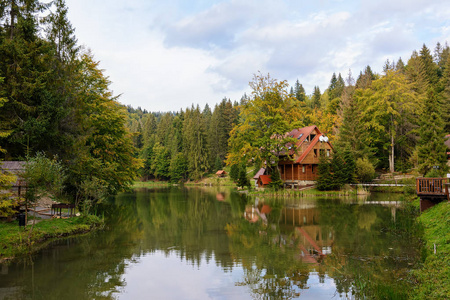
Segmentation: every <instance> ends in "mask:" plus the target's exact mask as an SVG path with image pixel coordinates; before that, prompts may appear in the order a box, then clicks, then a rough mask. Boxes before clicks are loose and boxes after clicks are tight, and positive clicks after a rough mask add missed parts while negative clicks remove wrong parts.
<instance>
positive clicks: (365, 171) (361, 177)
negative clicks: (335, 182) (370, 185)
mask: <svg viewBox="0 0 450 300" xmlns="http://www.w3.org/2000/svg"><path fill="white" fill-rule="evenodd" d="M356 178H357V179H358V181H359V182H369V181H371V180H372V179H373V178H375V167H374V166H373V164H372V163H371V162H370V160H369V159H368V158H367V157H364V158H358V159H357V160H356Z"/></svg>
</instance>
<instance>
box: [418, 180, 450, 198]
mask: <svg viewBox="0 0 450 300" xmlns="http://www.w3.org/2000/svg"><path fill="white" fill-rule="evenodd" d="M447 182H448V178H417V179H416V189H417V195H448V188H447V185H446V183H447Z"/></svg>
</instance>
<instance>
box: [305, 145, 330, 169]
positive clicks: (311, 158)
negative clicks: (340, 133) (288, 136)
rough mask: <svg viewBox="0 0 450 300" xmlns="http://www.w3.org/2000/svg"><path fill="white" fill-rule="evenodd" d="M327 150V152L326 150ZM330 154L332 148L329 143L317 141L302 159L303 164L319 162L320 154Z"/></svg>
mask: <svg viewBox="0 0 450 300" xmlns="http://www.w3.org/2000/svg"><path fill="white" fill-rule="evenodd" d="M328 151H329V152H328ZM327 153H329V155H331V153H332V148H331V146H330V144H329V143H321V142H318V143H317V144H316V145H314V147H313V149H312V150H311V151H310V152H309V153H308V154H307V155H306V157H305V158H304V159H303V161H302V163H303V164H319V161H320V156H321V155H327Z"/></svg>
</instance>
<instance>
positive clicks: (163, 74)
mask: <svg viewBox="0 0 450 300" xmlns="http://www.w3.org/2000/svg"><path fill="white" fill-rule="evenodd" d="M67 4H68V6H69V18H70V20H71V22H72V23H73V25H74V26H75V27H76V28H77V31H76V34H77V37H78V38H79V41H80V43H82V44H86V45H87V46H88V47H90V48H91V49H92V50H93V52H94V54H95V56H96V58H97V59H98V60H100V61H101V67H102V68H105V69H106V74H107V75H109V76H110V79H111V80H112V81H113V85H112V88H113V89H114V91H115V93H116V94H120V93H122V94H123V96H122V97H121V101H122V102H123V103H124V104H131V105H132V106H134V107H137V106H141V107H143V108H146V109H148V110H151V111H155V110H164V111H169V110H179V109H180V108H185V107H187V106H190V105H191V104H192V103H194V104H197V103H199V104H200V105H201V106H203V105H204V104H206V103H209V104H210V106H214V104H215V103H217V102H219V101H220V100H221V99H222V98H223V97H225V96H227V97H230V98H231V99H232V100H239V98H240V96H241V95H242V94H243V93H244V92H247V93H248V91H249V88H248V82H249V81H251V79H252V74H254V73H256V72H258V71H261V72H263V73H271V74H272V75H273V76H274V77H275V78H278V79H280V80H283V79H287V80H289V81H290V82H292V83H293V82H294V81H295V80H296V79H297V78H298V79H299V80H300V82H301V83H302V84H303V85H304V87H305V88H306V91H307V93H312V89H313V86H315V85H319V86H320V88H321V90H322V91H323V90H324V89H325V88H326V87H327V86H328V84H329V80H330V78H331V75H332V73H333V72H336V73H339V72H340V73H341V74H342V75H343V76H345V75H346V74H347V73H348V69H351V70H352V71H353V74H358V73H359V71H360V70H362V69H363V68H364V67H365V66H367V65H370V66H371V67H372V69H373V70H375V71H381V68H382V66H383V63H384V61H385V59H386V58H389V59H390V60H391V61H392V60H397V59H398V57H400V56H401V57H402V58H403V60H404V61H407V60H408V58H409V56H410V54H411V52H412V50H414V49H418V48H420V47H421V46H422V44H423V43H426V44H427V45H428V47H429V48H434V46H435V43H436V42H437V41H440V42H441V43H442V44H444V43H445V41H446V40H448V39H449V38H450V29H449V28H450V21H448V20H450V3H447V2H442V1H436V0H431V1H430V0H401V1H391V0H389V1H388V0H382V1H381V2H380V1H376V2H374V1H370V2H369V1H356V0H355V1H350V2H349V1H326V0H323V1H317V2H312V3H307V2H305V1H292V0H284V1H275V0H260V1H257V0H251V1H245V2H243V1H239V0H224V1H221V0H216V1H214V2H212V1H202V0H197V1H189V2H187V1H181V0H172V1H144V0H133V1H126V2H124V1H117V0H111V1H106V0H98V1H88V0H68V1H67ZM86 8H89V9H86Z"/></svg>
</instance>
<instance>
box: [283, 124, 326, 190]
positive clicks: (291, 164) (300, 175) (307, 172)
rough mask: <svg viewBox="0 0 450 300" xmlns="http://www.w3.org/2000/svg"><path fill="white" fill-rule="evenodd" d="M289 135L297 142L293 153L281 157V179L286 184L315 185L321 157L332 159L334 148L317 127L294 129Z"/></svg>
mask: <svg viewBox="0 0 450 300" xmlns="http://www.w3.org/2000/svg"><path fill="white" fill-rule="evenodd" d="M287 135H288V136H290V137H292V138H294V139H296V141H297V142H296V147H292V151H291V153H289V154H288V155H283V156H280V160H279V163H278V168H279V170H280V174H281V179H282V180H283V181H284V183H285V184H309V183H313V182H314V181H315V180H316V179H317V175H318V166H319V160H320V157H321V156H324V155H325V156H328V157H330V156H331V153H332V151H333V147H332V146H331V144H330V142H329V141H328V138H327V137H325V136H324V135H323V133H322V132H321V131H320V130H319V128H317V126H315V125H312V126H308V127H303V128H299V129H294V130H292V131H291V132H289V133H287ZM294 149H295V151H294Z"/></svg>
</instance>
